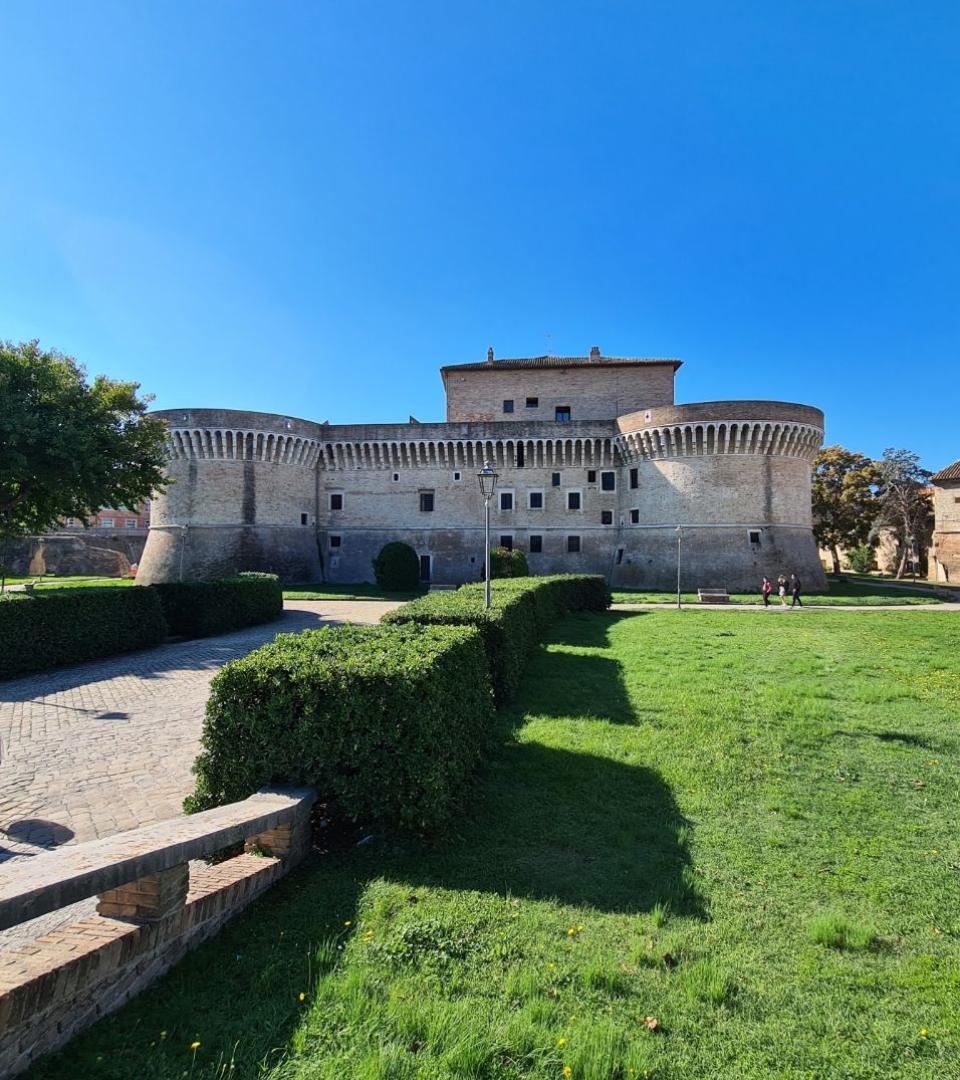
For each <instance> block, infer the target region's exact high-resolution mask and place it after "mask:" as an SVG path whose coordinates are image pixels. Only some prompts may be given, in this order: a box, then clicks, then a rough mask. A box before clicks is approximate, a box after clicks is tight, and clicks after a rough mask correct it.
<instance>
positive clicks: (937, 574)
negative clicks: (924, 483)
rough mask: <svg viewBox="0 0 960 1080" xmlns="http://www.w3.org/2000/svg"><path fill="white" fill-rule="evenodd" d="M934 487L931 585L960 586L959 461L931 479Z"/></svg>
mask: <svg viewBox="0 0 960 1080" xmlns="http://www.w3.org/2000/svg"><path fill="white" fill-rule="evenodd" d="M930 483H931V484H932V485H933V514H934V526H933V545H932V546H931V548H930V560H929V568H928V576H929V578H930V580H931V581H944V582H960V461H955V462H954V463H953V464H952V465H948V466H947V467H946V468H945V469H941V470H940V472H938V473H936V474H935V475H934V476H932V477H931V478H930Z"/></svg>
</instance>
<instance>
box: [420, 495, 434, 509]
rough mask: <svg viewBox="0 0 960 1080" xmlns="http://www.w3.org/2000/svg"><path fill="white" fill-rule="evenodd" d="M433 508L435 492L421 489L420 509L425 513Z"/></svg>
mask: <svg viewBox="0 0 960 1080" xmlns="http://www.w3.org/2000/svg"><path fill="white" fill-rule="evenodd" d="M432 509H433V492H432V491H421V492H420V510H421V511H422V512H423V513H428V512H429V511H430V510H432Z"/></svg>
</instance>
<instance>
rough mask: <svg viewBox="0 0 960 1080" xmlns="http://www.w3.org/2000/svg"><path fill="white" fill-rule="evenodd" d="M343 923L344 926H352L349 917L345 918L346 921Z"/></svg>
mask: <svg viewBox="0 0 960 1080" xmlns="http://www.w3.org/2000/svg"><path fill="white" fill-rule="evenodd" d="M343 925H344V926H353V923H352V922H351V921H350V919H347V921H346V922H345V923H344V924H343Z"/></svg>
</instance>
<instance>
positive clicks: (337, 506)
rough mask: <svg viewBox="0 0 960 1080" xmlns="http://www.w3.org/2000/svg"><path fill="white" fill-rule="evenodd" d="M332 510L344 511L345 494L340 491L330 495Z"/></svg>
mask: <svg viewBox="0 0 960 1080" xmlns="http://www.w3.org/2000/svg"><path fill="white" fill-rule="evenodd" d="M330 509H331V510H342V509H343V493H342V492H340V491H334V492H331V494H330Z"/></svg>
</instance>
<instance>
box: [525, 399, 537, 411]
mask: <svg viewBox="0 0 960 1080" xmlns="http://www.w3.org/2000/svg"><path fill="white" fill-rule="evenodd" d="M527 408H528V409H539V408H540V399H539V398H538V397H528V398H527Z"/></svg>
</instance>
